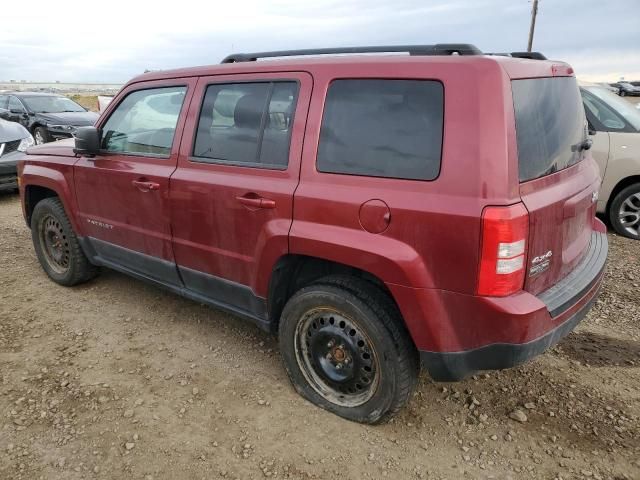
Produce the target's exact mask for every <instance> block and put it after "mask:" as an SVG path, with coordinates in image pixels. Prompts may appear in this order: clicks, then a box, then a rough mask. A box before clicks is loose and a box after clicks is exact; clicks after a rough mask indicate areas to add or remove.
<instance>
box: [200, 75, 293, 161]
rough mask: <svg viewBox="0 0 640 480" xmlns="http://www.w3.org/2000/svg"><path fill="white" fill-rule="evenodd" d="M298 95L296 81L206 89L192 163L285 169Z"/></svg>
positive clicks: (221, 86) (228, 85)
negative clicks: (194, 161) (193, 161)
mask: <svg viewBox="0 0 640 480" xmlns="http://www.w3.org/2000/svg"><path fill="white" fill-rule="evenodd" d="M297 95H298V84H297V82H261V83H237V84H214V85H209V86H208V87H207V91H206V93H205V96H204V100H203V102H202V110H201V112H200V119H199V121H198V131H197V133H196V140H195V144H194V148H193V157H194V159H195V160H197V161H200V162H207V163H230V164H236V165H248V166H253V167H264V168H275V169H284V168H286V167H287V164H288V161H289V142H290V136H291V135H290V134H291V128H292V126H293V112H294V110H295V105H296V97H297Z"/></svg>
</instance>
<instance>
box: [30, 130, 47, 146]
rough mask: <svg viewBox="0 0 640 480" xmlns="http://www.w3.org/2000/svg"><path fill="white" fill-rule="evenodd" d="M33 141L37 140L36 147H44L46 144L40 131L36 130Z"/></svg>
mask: <svg viewBox="0 0 640 480" xmlns="http://www.w3.org/2000/svg"><path fill="white" fill-rule="evenodd" d="M33 139H34V140H35V142H36V145H42V144H43V143H46V142H45V141H44V137H43V136H42V132H41V131H40V129H36V131H35V134H34V136H33Z"/></svg>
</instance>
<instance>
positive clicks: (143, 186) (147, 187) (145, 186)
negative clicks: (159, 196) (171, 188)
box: [131, 180, 160, 192]
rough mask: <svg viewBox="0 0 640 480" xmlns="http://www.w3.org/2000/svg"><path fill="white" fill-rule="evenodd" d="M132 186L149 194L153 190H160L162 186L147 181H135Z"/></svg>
mask: <svg viewBox="0 0 640 480" xmlns="http://www.w3.org/2000/svg"><path fill="white" fill-rule="evenodd" d="M131 184H132V185H133V186H134V187H136V188H137V189H138V190H140V191H141V192H149V191H151V190H159V189H160V184H159V183H156V182H148V181H146V180H133V181H132V182H131Z"/></svg>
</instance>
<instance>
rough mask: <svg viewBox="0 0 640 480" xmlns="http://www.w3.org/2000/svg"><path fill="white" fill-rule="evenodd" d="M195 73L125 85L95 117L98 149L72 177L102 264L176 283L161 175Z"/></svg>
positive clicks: (174, 147)
mask: <svg viewBox="0 0 640 480" xmlns="http://www.w3.org/2000/svg"><path fill="white" fill-rule="evenodd" d="M194 86H195V80H193V79H187V80H170V81H166V80H163V81H157V82H147V83H145V84H144V85H140V84H138V85H136V84H134V85H131V86H130V87H128V89H127V90H126V91H125V92H123V95H122V96H120V98H119V100H118V103H117V104H116V105H114V108H112V109H111V110H110V111H109V113H108V114H107V117H106V120H101V123H100V124H99V128H100V129H101V130H102V145H101V147H102V148H101V151H100V153H99V154H98V155H96V156H95V157H93V158H88V157H81V158H80V159H79V160H78V162H77V163H76V165H75V171H74V179H75V187H76V188H75V191H76V196H77V203H78V212H79V216H80V218H81V221H82V230H83V233H84V236H85V238H86V239H87V241H88V242H89V243H90V244H91V245H92V247H93V248H94V249H95V251H96V252H97V254H98V255H99V256H100V258H101V259H102V260H103V261H104V262H105V263H107V264H109V265H111V266H115V267H120V268H124V269H126V270H128V271H131V272H133V273H137V274H141V275H144V276H146V277H149V278H152V279H154V280H157V281H160V282H162V283H169V284H174V285H176V284H177V285H179V284H180V280H179V277H178V274H177V270H176V267H175V260H174V256H173V249H172V245H171V226H170V223H169V177H170V176H171V174H172V173H173V172H174V170H175V169H176V164H177V161H178V149H179V144H180V138H181V133H182V128H183V124H184V117H185V116H186V106H187V105H188V104H189V99H190V96H191V90H192V89H193V87H194Z"/></svg>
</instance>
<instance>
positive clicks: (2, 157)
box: [0, 119, 34, 192]
mask: <svg viewBox="0 0 640 480" xmlns="http://www.w3.org/2000/svg"><path fill="white" fill-rule="evenodd" d="M33 143H34V142H33V137H32V136H31V134H30V133H29V132H28V131H27V129H26V128H24V127H23V126H22V125H19V124H17V123H15V122H7V121H6V120H2V119H0V192H2V191H6V190H16V189H17V188H18V172H17V166H18V160H20V159H21V158H22V157H23V155H24V152H25V150H26V149H27V148H29V147H30V146H31V145H33Z"/></svg>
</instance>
